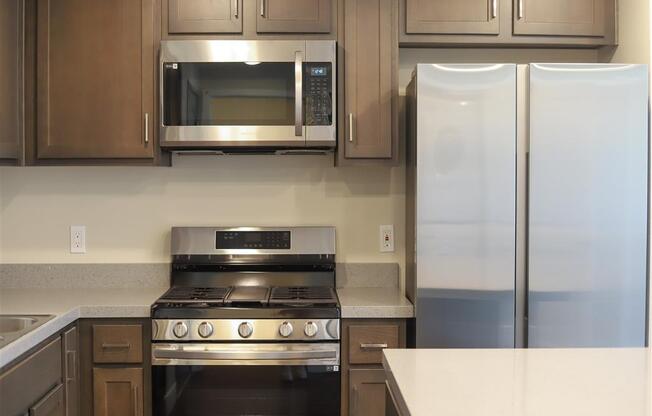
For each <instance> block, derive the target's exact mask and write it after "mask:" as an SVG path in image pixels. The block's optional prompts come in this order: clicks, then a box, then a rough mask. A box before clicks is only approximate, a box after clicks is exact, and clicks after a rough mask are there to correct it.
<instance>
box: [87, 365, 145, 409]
mask: <svg viewBox="0 0 652 416" xmlns="http://www.w3.org/2000/svg"><path fill="white" fill-rule="evenodd" d="M93 415H94V416H116V415H120V416H142V415H143V369H142V368H94V369H93Z"/></svg>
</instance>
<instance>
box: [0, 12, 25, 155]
mask: <svg viewBox="0 0 652 416" xmlns="http://www.w3.org/2000/svg"><path fill="white" fill-rule="evenodd" d="M23 5H24V3H23V2H22V1H20V0H0V163H2V164H6V163H9V164H15V163H17V162H18V161H19V160H20V159H21V157H22V143H23V111H22V94H23V89H22V87H23V79H22V73H23V72H22V68H23V50H24V49H23V39H24V35H23V33H24V31H23V13H24V11H23Z"/></svg>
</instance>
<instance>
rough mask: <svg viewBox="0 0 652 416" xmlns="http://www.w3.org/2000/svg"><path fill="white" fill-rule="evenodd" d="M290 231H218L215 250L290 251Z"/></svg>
mask: <svg viewBox="0 0 652 416" xmlns="http://www.w3.org/2000/svg"><path fill="white" fill-rule="evenodd" d="M290 243H291V238H290V231H217V232H216V234H215V248H216V249H217V250H228V249H262V250H269V249H271V250H289V249H290Z"/></svg>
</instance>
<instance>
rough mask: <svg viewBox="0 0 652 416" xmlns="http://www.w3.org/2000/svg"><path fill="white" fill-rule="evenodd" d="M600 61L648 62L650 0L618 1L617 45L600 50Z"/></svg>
mask: <svg viewBox="0 0 652 416" xmlns="http://www.w3.org/2000/svg"><path fill="white" fill-rule="evenodd" d="M599 59H600V61H601V62H613V63H627V64H649V63H650V0H620V1H619V2H618V47H617V48H605V49H603V50H601V51H600V55H599Z"/></svg>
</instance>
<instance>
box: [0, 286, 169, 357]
mask: <svg viewBox="0 0 652 416" xmlns="http://www.w3.org/2000/svg"><path fill="white" fill-rule="evenodd" d="M166 289H167V288H165V287H156V288H126V289H114V288H101V289H89V288H79V289H74V288H68V289H51V288H50V289H35V288H20V289H5V288H0V314H3V315H4V314H8V315H21V314H25V315H54V318H52V319H50V320H49V321H47V322H46V323H44V324H43V325H41V326H39V327H38V328H36V329H34V330H33V331H31V332H29V333H27V334H25V335H23V336H22V337H20V338H18V339H17V340H15V341H13V342H11V343H9V344H7V345H6V346H4V347H3V348H2V349H0V368H1V367H3V366H5V365H6V364H8V363H10V362H12V361H13V360H15V359H16V358H18V357H20V356H21V355H22V354H24V353H25V352H27V351H29V350H30V349H32V348H33V347H35V346H37V345H38V344H39V343H41V342H43V341H44V340H46V339H47V338H49V337H51V336H52V335H54V334H56V333H57V332H59V331H60V330H62V329H63V328H65V327H66V326H67V325H69V324H71V323H72V322H74V321H76V320H77V319H79V318H147V317H149V313H150V306H151V305H152V303H153V302H154V301H155V300H156V299H157V298H158V297H159V296H161V295H162V294H163V293H164V292H165V290H166Z"/></svg>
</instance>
